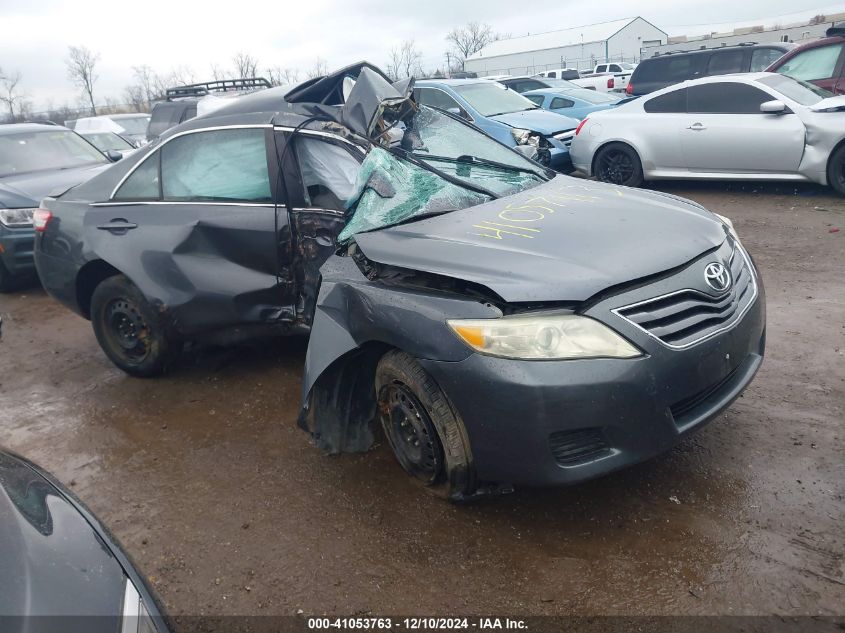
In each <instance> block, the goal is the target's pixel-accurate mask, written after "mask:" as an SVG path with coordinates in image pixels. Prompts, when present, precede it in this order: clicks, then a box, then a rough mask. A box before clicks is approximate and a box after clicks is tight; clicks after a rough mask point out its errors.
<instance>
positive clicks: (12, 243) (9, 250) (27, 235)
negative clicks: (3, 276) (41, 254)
mask: <svg viewBox="0 0 845 633" xmlns="http://www.w3.org/2000/svg"><path fill="white" fill-rule="evenodd" d="M34 243H35V231H34V230H33V229H31V228H23V229H10V228H8V227H5V226H0V262H2V264H3V268H5V269H6V272H7V273H8V274H9V276H10V277H12V278H13V279H22V278H34V277H35V274H36V273H35V262H34V260H33V257H32V249H33V245H34Z"/></svg>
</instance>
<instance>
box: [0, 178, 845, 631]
mask: <svg viewBox="0 0 845 633" xmlns="http://www.w3.org/2000/svg"><path fill="white" fill-rule="evenodd" d="M659 188H660V189H662V190H665V191H669V192H671V193H675V194H678V195H682V196H687V197H689V198H692V199H694V200H696V201H698V202H701V203H702V204H704V205H705V206H707V207H708V208H710V209H712V210H713V211H716V212H718V213H722V214H724V215H727V216H729V217H731V218H733V220H734V223H735V225H736V227H737V230H738V231H739V233H740V235H741V237H742V239H743V241H744V243H745V245H746V246H747V247H748V249H749V250H750V251H751V253H752V254H753V256H754V257H755V258H756V261H757V263H758V265H759V267H760V269H761V270H762V275H763V278H764V281H765V285H766V287H767V293H768V349H767V357H766V361H765V363H764V365H763V367H762V369H761V371H760V373H759V374H758V376H757V378H756V380H755V381H754V382H753V384H752V385H751V387H750V388H749V389H748V390H747V391H746V392H745V394H744V396H743V397H742V398H740V399H739V400H738V401H737V402H736V403H735V404H734V405H733V406H731V407H730V409H729V410H728V411H727V412H726V413H725V414H723V415H721V416H720V417H719V418H718V419H716V420H715V421H713V422H712V423H711V424H710V425H709V426H707V427H706V428H705V429H703V430H702V431H701V432H700V433H698V434H697V435H695V436H693V437H692V438H690V439H689V440H687V441H685V442H684V443H682V444H681V445H679V446H678V447H677V448H675V449H674V450H672V451H671V452H670V453H668V454H666V455H664V456H662V457H660V458H657V459H654V460H652V461H650V462H648V463H645V464H642V465H640V466H637V467H635V468H632V469H629V470H627V471H624V472H620V473H618V474H615V475H612V476H608V477H605V478H603V479H600V480H598V481H594V482H591V483H589V484H586V485H580V486H577V487H574V488H567V489H544V490H518V491H517V492H516V493H515V494H512V495H510V496H507V497H502V498H499V499H496V500H495V501H492V502H486V503H482V504H477V505H472V506H468V507H456V506H453V505H450V504H448V503H445V502H443V501H441V500H439V499H437V498H435V497H434V496H432V495H430V494H428V493H426V492H425V491H423V490H420V489H419V488H418V487H417V486H416V485H415V484H414V483H413V482H412V481H410V480H409V479H408V478H407V477H406V476H405V475H404V474H403V473H402V472H401V471H400V469H399V467H398V465H397V464H396V463H395V462H394V460H393V458H392V456H391V454H390V453H389V452H388V450H387V449H386V447H385V446H384V445H383V444H382V445H379V446H377V447H376V448H375V449H374V450H373V451H372V452H370V453H368V454H363V455H344V456H340V457H327V456H324V455H322V454H321V453H320V451H319V450H317V449H316V448H314V447H313V446H312V445H311V444H310V443H309V440H308V438H307V436H306V435H305V434H304V433H303V432H302V431H300V430H299V429H298V428H297V426H296V416H297V412H298V409H299V386H300V377H301V373H302V366H303V361H304V357H305V346H306V343H305V341H304V340H279V341H271V342H266V341H265V342H261V343H256V344H252V345H242V346H238V347H235V348H230V349H205V350H199V351H195V352H193V353H191V354H190V355H188V356H187V357H186V359H185V360H184V362H183V363H182V364H181V365H180V366H179V367H177V368H176V369H175V371H174V372H173V373H172V374H171V375H169V376H168V377H166V378H163V379H157V380H139V379H133V378H129V377H127V376H125V375H124V374H122V373H121V372H120V371H118V370H117V369H116V368H114V367H113V366H112V365H111V364H110V363H109V362H108V361H107V360H106V358H105V357H104V356H103V354H102V353H101V352H100V350H99V348H98V346H97V344H96V342H95V340H94V336H93V334H92V332H91V328H90V325H89V323H88V322H87V321H84V320H82V319H81V318H79V317H77V316H75V315H74V314H71V313H70V312H68V311H67V310H66V309H64V308H62V307H61V306H59V305H58V304H57V303H55V302H54V301H53V300H52V299H50V298H49V297H47V296H46V295H45V294H44V293H43V291H41V290H40V289H38V288H30V289H27V290H24V291H20V292H16V293H12V294H7V295H2V296H0V314H2V316H3V320H4V325H3V337H2V341H1V342H0V360H2V369H0V444H3V445H5V446H6V447H8V448H10V449H12V450H14V451H17V452H19V453H21V454H23V455H25V456H27V457H29V458H31V459H33V460H34V461H36V462H38V463H40V464H41V465H43V466H44V467H45V468H47V469H48V470H50V471H52V472H53V473H54V474H55V475H56V476H57V477H58V478H60V479H61V480H62V481H64V482H66V483H67V484H69V485H70V486H71V487H72V489H73V490H74V491H75V492H76V494H77V495H78V496H79V497H80V498H81V499H82V500H83V501H84V502H85V503H87V504H88V505H89V506H90V507H91V509H92V510H93V511H94V512H95V513H96V514H97V515H99V517H100V518H101V519H102V520H103V522H104V523H105V524H106V525H108V526H109V527H110V528H111V529H112V530H113V532H114V533H115V534H116V536H117V537H118V539H119V540H120V541H121V542H122V543H123V544H124V546H125V547H126V549H127V550H128V551H129V552H130V554H131V555H132V556H133V557H134V559H135V560H136V561H137V563H138V564H139V566H140V568H141V569H142V571H143V572H144V573H145V574H146V575H147V576H148V577H149V579H150V581H151V583H152V585H153V587H154V588H155V590H156V591H157V592H158V594H159V596H160V597H161V600H162V602H163V604H164V605H165V607H166V609H167V610H168V611H169V612H170V613H171V614H174V615H179V614H183V615H184V614H190V615H199V614H210V615H228V614H293V613H296V612H297V611H298V610H302V611H303V612H304V613H306V614H311V613H313V614H322V613H330V614H380V615H382V614H384V615H390V614H429V615H432V614H439V615H458V614H479V613H500V614H501V613H506V614H521V615H542V614H577V615H597V614H626V615H640V614H651V615H660V614H773V613H776V614H782V615H807V614H843V613H845V542H844V541H845V528H843V525H845V498H843V495H845V424H843V419H845V199H842V198H837V197H835V196H833V195H832V194H831V193H830V192H829V190H826V189H823V188H815V187H799V188H797V189H796V188H795V187H791V186H783V185H781V186H759V185H749V184H745V185H739V184H736V185H725V184H718V185H709V184H700V183H688V182H682V183H671V184H661V185H659ZM836 228H841V229H842V230H841V231H838V232H837V231H836V230H835V229H836Z"/></svg>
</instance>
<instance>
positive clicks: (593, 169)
mask: <svg viewBox="0 0 845 633" xmlns="http://www.w3.org/2000/svg"><path fill="white" fill-rule="evenodd" d="M608 145H625V146H626V147H628V148H629V149H631V150H632V151H633V152H634V153H635V154H636V155H637V158H638V159H639V161H640V165H641V166H642V167H643V174H644V175H645V162H644V161H643V157H642V154H640V150H638V149H637V148H636V147H634V145H633V144H631V143H630V142H628V141H625V140H621V139H608V140H606V141H604V142H603V143H602V144H601V145H599V146H598V147H596V149H595V151H593V158H592V162H591V163H590V170H591V173H592V174H593V175H594V176H595V173H596V160H598V156H599V154H600V153H601V152H602V150H603V149H604V148H606V147H607V146H608Z"/></svg>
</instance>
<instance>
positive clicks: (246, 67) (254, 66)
mask: <svg viewBox="0 0 845 633" xmlns="http://www.w3.org/2000/svg"><path fill="white" fill-rule="evenodd" d="M232 64H233V65H234V66H235V76H236V77H239V78H240V77H255V76H256V75H257V74H258V72H257V71H258V60H257V59H255V57H253V56H252V55H250V54H249V53H244V52H243V51H241V52H239V53H235V56H234V57H233V58H232Z"/></svg>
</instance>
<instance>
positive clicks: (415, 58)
mask: <svg viewBox="0 0 845 633" xmlns="http://www.w3.org/2000/svg"><path fill="white" fill-rule="evenodd" d="M386 72H387V76H388V77H390V78H391V79H392V80H393V81H397V80H399V79H402V78H403V77H411V76H420V75H422V74H423V69H422V53H421V52H420V51H419V49H417V47H416V44H414V40H405V41H404V42H402V43H401V44H400V45H399V46H398V47H394V48H392V49H391V50H390V58H389V59H388V61H387V69H386Z"/></svg>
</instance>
